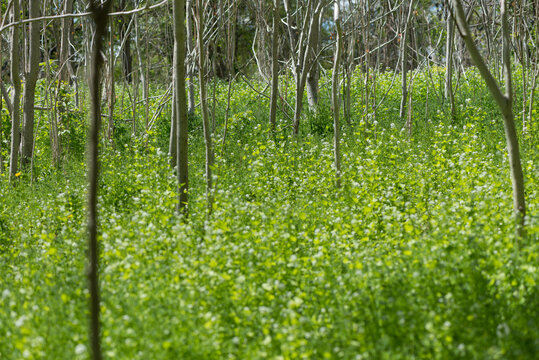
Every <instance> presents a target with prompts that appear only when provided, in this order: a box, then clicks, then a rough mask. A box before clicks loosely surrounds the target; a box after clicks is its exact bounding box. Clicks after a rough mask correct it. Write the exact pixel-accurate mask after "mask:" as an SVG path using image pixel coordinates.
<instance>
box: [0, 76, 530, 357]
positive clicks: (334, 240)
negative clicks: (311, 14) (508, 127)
mask: <svg viewBox="0 0 539 360" xmlns="http://www.w3.org/2000/svg"><path fill="white" fill-rule="evenodd" d="M469 76H470V77H471V75H469ZM424 79H425V81H427V79H428V78H427V76H426V75H425V76H424ZM381 81H382V85H384V84H385V85H386V86H387V85H388V84H389V83H390V77H389V76H387V79H385V80H384V79H382V80H381ZM356 83H357V84H358V85H357V89H356V90H355V91H356V93H355V95H356V97H355V98H357V97H359V96H360V94H359V93H358V91H360V88H361V83H362V80H361V79H360V78H356ZM415 84H416V85H415V86H416V88H417V89H418V94H417V99H416V100H417V101H416V100H414V104H415V106H416V107H417V109H424V105H425V104H424V97H423V94H422V93H421V91H420V90H419V89H422V87H421V86H420V84H421V77H418V79H417V80H416V82H415ZM474 86H479V85H474ZM234 89H235V91H234V94H233V99H232V100H233V101H232V111H231V116H232V118H231V120H230V121H229V125H230V128H229V133H228V135H227V136H228V138H227V143H226V151H224V152H223V155H221V151H220V150H221V149H220V134H221V130H222V128H221V126H222V123H223V122H222V114H221V113H220V112H219V113H218V114H217V116H218V120H219V121H218V128H217V131H216V134H217V135H216V140H217V141H216V143H217V144H218V146H217V149H216V150H217V153H218V156H217V161H216V168H215V173H216V181H215V183H216V190H215V204H214V208H213V214H212V216H211V217H207V215H206V212H205V209H206V205H205V196H204V186H205V184H204V181H203V172H204V166H203V165H204V158H203V157H204V151H203V140H202V136H201V133H200V129H199V128H195V127H194V126H193V127H192V128H194V130H193V132H192V134H191V135H190V146H191V154H190V177H191V193H190V196H191V203H190V212H191V217H190V221H189V222H188V223H184V222H182V221H181V220H180V219H179V218H178V217H177V216H176V215H175V213H174V206H175V201H176V200H175V199H176V184H175V176H174V172H173V171H172V170H171V169H170V167H169V166H168V165H167V161H168V160H167V156H166V150H164V148H165V146H166V137H167V131H168V125H167V124H168V120H167V116H168V115H167V113H168V112H164V114H163V115H162V116H161V117H160V118H159V119H158V122H157V123H156V128H155V131H154V132H153V133H152V134H150V135H147V137H146V138H144V137H140V138H136V139H132V140H129V141H128V142H125V145H124V144H122V143H120V142H117V143H116V144H115V148H111V147H108V148H106V149H104V151H103V155H102V171H101V174H102V177H101V183H100V197H99V204H100V207H99V210H100V220H101V223H100V228H101V232H102V236H101V239H100V240H101V245H102V251H101V269H100V271H101V290H102V302H103V304H102V324H103V336H102V340H103V349H104V354H105V355H106V357H107V358H118V359H302V358H303V359H324V358H334V359H448V358H471V359H531V358H533V357H534V356H536V355H535V354H537V353H538V352H539V328H538V326H539V325H538V321H539V314H538V310H537V309H539V291H538V286H537V284H538V282H539V271H538V269H537V264H538V263H539V259H538V256H539V245H538V244H539V242H538V241H537V240H538V239H539V216H538V207H539V191H538V190H539V186H538V184H539V170H538V168H539V144H538V143H537V140H536V138H533V137H532V134H533V133H534V132H533V131H536V129H535V130H533V131H531V134H528V135H525V136H523V137H522V139H523V140H522V143H523V146H522V161H523V167H524V170H525V177H526V189H527V202H528V214H529V217H528V219H527V230H528V236H527V237H526V238H523V239H517V238H515V236H514V233H515V229H514V222H513V220H512V210H511V209H512V204H511V184H510V178H509V172H508V162H507V158H506V155H505V150H504V149H505V146H504V142H503V141H504V139H503V132H502V128H501V123H500V121H499V120H497V118H496V117H494V116H491V115H490V114H491V113H492V112H493V111H494V110H491V109H493V106H492V103H490V102H487V101H490V100H489V98H488V97H487V96H484V97H481V96H478V97H477V98H473V99H471V100H469V101H468V102H466V100H465V98H464V99H460V100H459V103H460V104H462V105H461V109H462V110H463V111H462V112H461V117H460V118H459V120H458V121H457V122H455V123H451V122H450V121H449V120H447V118H446V117H445V115H444V114H446V112H447V111H446V109H445V108H444V107H442V106H441V104H439V103H437V102H436V98H435V97H433V96H432V94H431V107H432V108H431V109H432V112H431V114H433V115H434V116H433V117H432V118H427V119H426V118H424V117H423V115H424V113H420V112H419V110H418V111H417V112H416V113H415V114H416V120H415V124H414V131H415V133H414V135H413V136H412V137H411V138H410V137H409V136H408V135H407V134H406V132H405V131H404V130H401V128H402V126H403V124H402V123H401V122H400V120H395V119H396V117H395V115H394V112H395V111H398V110H396V108H397V107H398V106H397V104H398V90H396V89H394V90H392V92H390V94H389V97H388V100H387V106H384V107H382V108H380V109H379V112H378V117H377V120H376V121H377V122H378V124H377V125H376V126H371V127H370V128H369V129H368V130H367V131H365V130H364V127H363V126H361V125H360V126H355V127H348V126H345V127H344V128H343V130H344V133H343V145H342V152H343V159H342V168H343V175H342V176H343V181H342V183H343V187H342V188H341V189H336V188H335V175H334V169H333V165H332V164H333V159H332V145H331V144H332V143H331V141H332V138H331V134H330V133H328V129H329V132H331V127H329V128H326V127H324V126H320V123H321V122H322V125H323V123H324V121H325V122H327V123H329V124H330V123H331V121H332V120H331V119H330V118H328V117H327V116H324V115H320V114H310V115H309V114H307V116H306V117H305V120H304V124H303V128H302V134H301V136H300V137H299V138H295V137H293V136H290V135H288V133H289V132H290V130H289V129H288V128H287V127H286V121H285V120H281V124H280V126H281V128H280V129H281V131H280V132H279V133H278V134H277V135H276V136H275V137H272V136H269V134H268V132H267V125H266V121H267V120H266V119H265V118H264V116H265V112H264V110H265V109H266V107H265V105H264V103H260V102H259V100H260V99H259V98H258V94H256V93H255V92H254V91H252V90H250V89H249V88H248V87H247V86H245V85H242V84H240V83H238V84H235V87H234ZM323 91H324V90H323ZM323 91H322V94H323ZM476 91H478V92H481V93H483V92H484V91H486V90H484V89H479V88H478V89H476ZM463 92H464V93H465V91H464V90H463ZM219 94H220V96H221V97H223V96H225V95H226V86H224V85H223V86H219ZM465 95H466V94H465ZM289 96H290V99H292V94H289ZM392 99H393V100H392ZM485 99H486V100H485ZM223 103H224V102H223V101H220V104H223ZM355 106H356V107H355V108H354V111H355V114H356V116H357V114H358V113H360V110H358V108H357V106H359V105H358V104H356V105H355ZM436 108H437V109H438V110H440V111H438V112H436V111H435V110H434V109H436ZM470 109H475V110H474V111H471V110H470ZM221 110H222V108H219V111H221ZM326 110H327V109H326ZM325 113H329V114H330V113H331V112H330V111H326V112H325ZM325 113H324V109H322V111H321V114H325ZM494 113H495V111H494ZM281 117H282V118H283V116H282V114H281ZM191 121H192V123H196V122H197V121H199V119H197V118H193V119H191ZM126 126H130V125H126ZM313 129H318V130H319V131H318V130H317V131H314V130H313ZM43 131H46V130H45V129H44V130H43ZM38 146H41V148H43V149H44V150H43V153H44V154H45V153H46V151H47V150H46V146H45V144H44V143H41V145H40V144H39V143H38ZM74 148H76V147H75V146H74ZM47 162H48V160H47V158H46V156H43V157H42V158H41V159H36V169H37V170H36V172H37V175H36V176H37V177H36V179H37V180H36V181H34V182H33V184H30V183H29V176H28V174H26V173H24V172H23V175H22V176H21V177H20V180H18V181H17V183H16V186H15V187H14V186H12V185H11V184H10V183H9V182H8V181H7V180H6V178H5V177H2V178H0V179H1V180H0V197H1V198H2V202H0V234H1V235H0V254H1V256H0V274H2V281H1V282H0V358H2V359H4V358H5V359H19V358H29V359H86V358H88V353H87V348H86V344H87V329H86V326H87V297H88V293H87V290H86V279H85V275H84V267H85V251H86V229H85V221H86V218H85V201H86V200H85V196H86V195H85V194H86V190H85V186H86V185H85V182H86V180H85V168H84V162H83V159H82V156H81V154H79V155H78V157H77V154H76V153H72V154H71V157H70V161H68V162H66V163H65V164H64V166H63V167H61V168H59V169H50V168H49V167H48V165H46V164H47Z"/></svg>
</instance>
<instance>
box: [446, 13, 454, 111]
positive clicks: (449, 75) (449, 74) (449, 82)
mask: <svg viewBox="0 0 539 360" xmlns="http://www.w3.org/2000/svg"><path fill="white" fill-rule="evenodd" d="M446 29H447V34H446V44H445V84H444V95H445V98H446V99H449V105H450V106H451V117H452V118H453V120H455V96H454V94H453V48H454V46H453V44H454V39H455V22H454V21H453V19H452V18H451V14H450V13H449V11H448V12H447V17H446Z"/></svg>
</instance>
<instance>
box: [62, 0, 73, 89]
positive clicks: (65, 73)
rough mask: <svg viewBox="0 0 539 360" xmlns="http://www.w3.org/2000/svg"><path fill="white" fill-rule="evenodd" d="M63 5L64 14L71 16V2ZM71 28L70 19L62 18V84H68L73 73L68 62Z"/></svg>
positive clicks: (67, 0)
mask: <svg viewBox="0 0 539 360" xmlns="http://www.w3.org/2000/svg"><path fill="white" fill-rule="evenodd" d="M63 5H64V6H63V8H64V14H71V13H72V12H73V0H64V4H63ZM72 26H73V19H72V18H62V22H61V40H60V80H61V81H64V82H68V81H69V77H70V76H71V75H72V73H73V69H72V68H71V61H70V53H71V51H70V49H71V46H70V44H69V37H70V34H71V27H72Z"/></svg>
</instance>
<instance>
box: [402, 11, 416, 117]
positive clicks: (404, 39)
mask: <svg viewBox="0 0 539 360" xmlns="http://www.w3.org/2000/svg"><path fill="white" fill-rule="evenodd" d="M413 7H414V2H413V0H412V1H410V4H408V7H404V8H403V14H405V13H406V11H408V16H407V17H406V20H405V23H404V30H403V32H402V36H401V92H402V93H401V105H400V111H399V116H400V118H401V119H404V117H405V115H406V101H407V100H408V86H407V84H406V80H407V74H408V26H409V24H410V17H411V15H412V9H413Z"/></svg>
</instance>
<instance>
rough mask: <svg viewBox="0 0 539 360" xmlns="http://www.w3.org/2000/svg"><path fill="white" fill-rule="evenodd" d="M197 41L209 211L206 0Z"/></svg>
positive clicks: (210, 156)
mask: <svg viewBox="0 0 539 360" xmlns="http://www.w3.org/2000/svg"><path fill="white" fill-rule="evenodd" d="M197 41H198V77H199V88H200V110H201V113H202V125H203V128H204V144H205V151H206V198H207V200H208V212H209V213H211V211H212V207H213V199H212V168H213V146H212V138H211V125H210V121H209V118H208V104H207V99H206V52H205V51H204V0H198V3H197Z"/></svg>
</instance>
